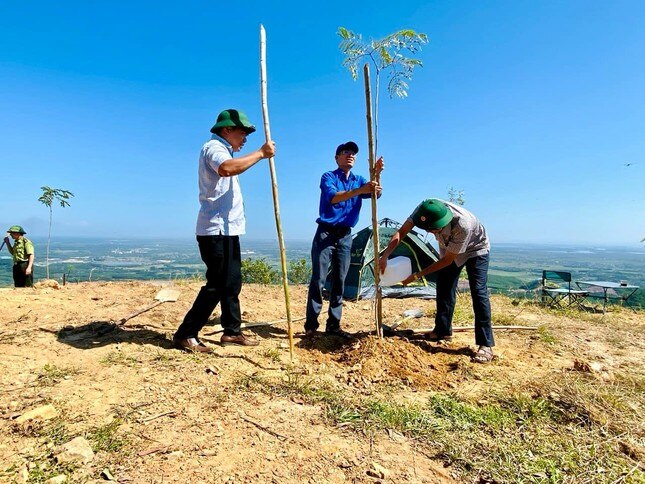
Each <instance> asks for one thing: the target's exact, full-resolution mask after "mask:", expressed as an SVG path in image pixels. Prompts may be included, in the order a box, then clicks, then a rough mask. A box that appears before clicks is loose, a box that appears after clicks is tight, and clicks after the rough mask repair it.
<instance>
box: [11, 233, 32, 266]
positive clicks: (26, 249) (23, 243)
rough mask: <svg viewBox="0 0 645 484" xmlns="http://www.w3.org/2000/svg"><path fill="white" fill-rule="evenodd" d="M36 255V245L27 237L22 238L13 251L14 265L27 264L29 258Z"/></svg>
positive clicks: (16, 242)
mask: <svg viewBox="0 0 645 484" xmlns="http://www.w3.org/2000/svg"><path fill="white" fill-rule="evenodd" d="M33 253H34V244H32V243H31V240H29V239H28V238H27V237H20V238H19V239H18V240H16V241H15V244H14V245H13V249H12V254H11V255H12V256H13V263H14V264H17V263H18V262H26V261H28V260H29V256H30V255H31V254H33Z"/></svg>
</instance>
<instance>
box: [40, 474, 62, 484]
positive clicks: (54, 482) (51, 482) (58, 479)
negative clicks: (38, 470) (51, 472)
mask: <svg viewBox="0 0 645 484" xmlns="http://www.w3.org/2000/svg"><path fill="white" fill-rule="evenodd" d="M63 482H67V476H66V475H65V474H59V475H57V476H55V477H52V478H51V479H47V480H46V481H45V483H46V484H62V483H63Z"/></svg>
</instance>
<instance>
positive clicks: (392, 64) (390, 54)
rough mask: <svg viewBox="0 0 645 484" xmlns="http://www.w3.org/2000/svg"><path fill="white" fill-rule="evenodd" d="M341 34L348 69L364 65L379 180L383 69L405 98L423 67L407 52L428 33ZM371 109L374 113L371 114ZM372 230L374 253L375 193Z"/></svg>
mask: <svg viewBox="0 0 645 484" xmlns="http://www.w3.org/2000/svg"><path fill="white" fill-rule="evenodd" d="M338 35H339V36H340V37H341V39H342V40H341V42H340V50H341V52H342V53H343V54H344V55H345V60H344V61H343V65H344V66H345V67H347V69H349V72H350V73H351V75H352V77H353V78H354V80H356V79H358V69H359V63H361V62H363V61H365V64H364V65H363V76H364V80H365V103H366V110H367V137H368V148H369V168H370V181H376V182H377V183H379V182H380V180H379V176H378V174H376V173H375V168H374V167H375V161H374V159H375V153H376V152H377V150H378V107H379V97H380V79H381V73H382V72H385V73H387V74H388V76H389V81H388V86H387V90H388V93H389V95H390V98H392V97H394V96H396V97H399V98H405V97H407V95H408V88H409V84H408V83H409V81H410V80H411V79H412V74H413V72H414V68H415V67H421V66H422V65H423V64H422V62H421V60H419V59H416V58H414V57H406V55H405V54H416V53H418V52H419V51H420V50H421V46H422V45H423V44H426V43H427V42H428V36H427V35H426V34H421V33H417V32H415V31H414V30H411V29H405V30H399V31H398V32H394V33H393V34H390V35H388V36H386V37H384V38H382V39H380V40H375V39H370V40H369V41H364V40H363V38H362V36H361V35H360V34H356V33H354V32H352V31H351V30H348V29H346V28H345V27H339V29H338ZM370 64H372V66H374V68H375V70H376V76H375V85H374V87H375V89H374V92H375V96H374V101H372V94H371V90H372V82H371V80H370V74H369V65H370ZM372 112H373V113H374V117H373V118H372ZM372 231H373V234H374V236H373V237H372V241H373V244H374V254H378V253H379V236H378V233H379V227H378V215H377V202H376V196H375V195H372ZM374 279H375V282H376V297H375V302H376V306H375V319H376V332H377V334H378V335H379V336H381V321H382V307H381V288H380V286H379V282H380V274H379V273H378V270H377V271H376V273H375V274H374Z"/></svg>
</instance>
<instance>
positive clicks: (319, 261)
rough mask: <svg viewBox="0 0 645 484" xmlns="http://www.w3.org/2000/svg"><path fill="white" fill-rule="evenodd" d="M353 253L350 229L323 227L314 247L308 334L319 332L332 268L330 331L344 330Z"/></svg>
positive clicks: (319, 228) (328, 328) (312, 246)
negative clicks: (344, 304)
mask: <svg viewBox="0 0 645 484" xmlns="http://www.w3.org/2000/svg"><path fill="white" fill-rule="evenodd" d="M351 252H352V233H351V229H349V228H333V227H324V226H321V225H319V226H318V230H316V235H315V236H314V240H313V243H312V244H311V282H310V283H309V294H308V295H307V318H306V321H305V331H306V330H310V329H314V330H315V329H318V315H319V314H320V311H321V310H322V305H323V295H322V293H323V288H324V287H325V281H326V280H327V274H328V273H329V268H330V267H331V273H330V274H329V277H331V291H330V294H329V310H328V312H327V314H328V317H327V327H326V329H327V331H334V330H336V329H338V328H340V318H341V316H342V314H343V291H344V290H345V277H346V276H347V271H348V270H349V263H350V259H351Z"/></svg>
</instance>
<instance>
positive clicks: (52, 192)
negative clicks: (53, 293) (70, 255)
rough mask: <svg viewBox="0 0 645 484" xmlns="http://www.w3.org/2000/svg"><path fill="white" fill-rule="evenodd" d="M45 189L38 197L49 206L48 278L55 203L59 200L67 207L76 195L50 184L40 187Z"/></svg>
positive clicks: (61, 204)
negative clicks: (53, 206)
mask: <svg viewBox="0 0 645 484" xmlns="http://www.w3.org/2000/svg"><path fill="white" fill-rule="evenodd" d="M40 189H41V190H42V191H43V193H42V195H41V196H40V197H39V198H38V201H39V202H40V203H42V204H43V205H45V206H47V208H49V231H48V233H47V259H46V262H45V268H46V271H47V279H49V244H50V242H51V237H52V218H53V210H52V205H53V203H54V202H55V201H56V202H59V203H60V206H61V207H63V208H65V207H69V206H70V205H69V202H68V200H69V199H70V198H72V197H73V196H74V194H73V193H72V192H70V191H69V190H63V189H62V188H51V187H48V186H44V187H40Z"/></svg>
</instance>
